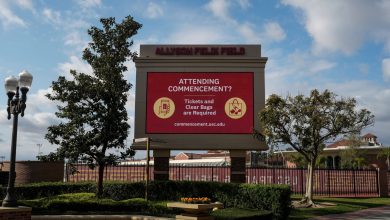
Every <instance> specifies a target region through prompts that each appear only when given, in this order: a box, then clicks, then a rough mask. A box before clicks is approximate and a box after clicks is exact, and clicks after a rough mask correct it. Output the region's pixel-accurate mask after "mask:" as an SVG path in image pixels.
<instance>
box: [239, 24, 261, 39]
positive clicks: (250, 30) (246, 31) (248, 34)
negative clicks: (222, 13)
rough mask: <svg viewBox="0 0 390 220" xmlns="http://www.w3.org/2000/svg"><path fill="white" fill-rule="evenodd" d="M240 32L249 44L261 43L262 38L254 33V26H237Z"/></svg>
mask: <svg viewBox="0 0 390 220" xmlns="http://www.w3.org/2000/svg"><path fill="white" fill-rule="evenodd" d="M237 28H238V31H239V32H240V34H241V35H242V36H244V37H245V39H246V40H247V41H248V42H251V43H259V42H260V36H259V34H257V33H256V32H255V31H254V27H253V25H251V24H249V23H245V24H240V25H238V26H237Z"/></svg>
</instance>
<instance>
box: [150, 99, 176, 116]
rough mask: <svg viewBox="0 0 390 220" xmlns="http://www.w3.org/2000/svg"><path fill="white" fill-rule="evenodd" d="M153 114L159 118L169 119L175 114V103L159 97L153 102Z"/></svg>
mask: <svg viewBox="0 0 390 220" xmlns="http://www.w3.org/2000/svg"><path fill="white" fill-rule="evenodd" d="M153 111H154V114H155V115H156V116H157V117H159V118H161V119H166V118H169V117H171V116H172V115H173V113H175V103H174V102H173V101H172V99H170V98H168V97H161V98H159V99H157V100H156V101H155V102H154V105H153Z"/></svg>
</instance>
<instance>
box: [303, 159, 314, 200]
mask: <svg viewBox="0 0 390 220" xmlns="http://www.w3.org/2000/svg"><path fill="white" fill-rule="evenodd" d="M315 161H316V160H315V159H313V160H311V161H310V163H309V164H308V165H307V174H306V192H305V196H304V197H303V198H302V200H301V201H300V204H301V205H303V206H304V207H313V206H315V204H314V202H313V182H314V181H313V176H314V169H315Z"/></svg>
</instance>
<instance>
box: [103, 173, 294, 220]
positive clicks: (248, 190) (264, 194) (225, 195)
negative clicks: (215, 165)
mask: <svg viewBox="0 0 390 220" xmlns="http://www.w3.org/2000/svg"><path fill="white" fill-rule="evenodd" d="M144 189H145V186H144V184H143V183H108V184H106V185H105V187H104V195H105V197H109V198H112V199H114V200H124V199H128V198H129V196H131V197H143V196H144ZM148 190H149V199H151V200H179V199H180V198H181V197H208V198H210V199H211V200H212V201H219V202H222V203H223V204H224V205H225V207H237V208H244V209H245V208H246V209H259V210H270V211H272V213H273V214H274V218H275V219H286V218H287V216H288V215H289V213H290V206H291V199H290V195H291V190H290V187H289V186H287V185H259V184H238V183H218V182H194V181H153V182H151V183H150V184H149V186H148Z"/></svg>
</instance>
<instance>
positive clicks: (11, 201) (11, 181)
mask: <svg viewBox="0 0 390 220" xmlns="http://www.w3.org/2000/svg"><path fill="white" fill-rule="evenodd" d="M16 98H18V96H17V97H16ZM13 115H14V121H13V127H12V143H11V161H10V168H9V178H8V187H7V195H6V196H5V198H4V200H3V204H2V206H3V207H16V206H17V200H16V196H15V188H14V186H15V177H16V176H15V160H16V138H17V135H18V113H16V114H13Z"/></svg>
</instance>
